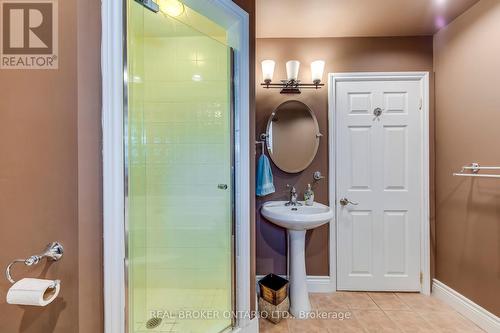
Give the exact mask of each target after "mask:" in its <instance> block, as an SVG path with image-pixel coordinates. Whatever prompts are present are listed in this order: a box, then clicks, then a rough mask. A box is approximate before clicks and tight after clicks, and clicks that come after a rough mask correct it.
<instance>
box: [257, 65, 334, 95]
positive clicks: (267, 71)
mask: <svg viewBox="0 0 500 333" xmlns="http://www.w3.org/2000/svg"><path fill="white" fill-rule="evenodd" d="M261 65H262V76H263V78H264V83H261V84H260V85H261V86H263V87H264V88H266V89H271V88H274V89H281V93H282V94H300V93H301V89H320V88H321V87H323V86H324V84H323V83H321V81H322V80H323V72H324V70H325V62H324V61H323V60H316V61H313V62H312V63H311V75H312V83H302V82H300V80H299V69H300V61H298V60H290V61H287V63H286V74H287V79H286V80H280V81H281V83H272V81H273V76H274V68H275V65H276V63H275V62H274V60H264V61H262V64H261Z"/></svg>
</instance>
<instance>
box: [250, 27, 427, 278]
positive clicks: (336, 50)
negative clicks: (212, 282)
mask: <svg viewBox="0 0 500 333" xmlns="http://www.w3.org/2000/svg"><path fill="white" fill-rule="evenodd" d="M264 59H274V60H275V61H276V70H275V78H274V79H275V81H278V80H279V79H282V78H285V76H286V70H285V63H286V61H287V60H291V59H297V60H300V61H301V63H302V67H301V71H300V79H302V80H303V81H306V82H310V81H311V78H310V69H309V64H310V63H311V61H313V60H317V59H324V60H325V61H326V69H325V76H324V80H325V81H326V77H327V76H326V73H329V72H363V71H366V72H369V71H380V72H382V71H429V72H432V37H410V38H317V39H314V38H309V39H258V40H257V56H256V62H257V66H256V78H257V81H258V82H260V81H262V73H261V70H260V62H261V61H262V60H264ZM431 91H432V90H431ZM289 99H298V100H301V101H303V102H304V103H306V104H307V105H309V107H310V108H311V109H312V111H313V112H314V113H315V114H316V117H317V118H318V122H319V126H320V131H321V133H323V134H325V136H324V137H323V138H322V139H321V143H320V147H319V150H318V154H317V156H316V158H315V159H314V161H313V163H312V164H311V166H309V167H308V168H307V169H306V170H305V171H303V172H302V173H299V174H287V173H284V172H282V171H280V170H279V169H277V168H276V167H275V166H274V165H273V174H274V180H275V187H276V193H275V194H272V195H269V196H266V197H264V198H259V199H257V214H256V232H257V235H256V238H257V239H256V241H257V274H267V273H271V272H272V273H277V274H285V273H286V238H285V231H284V230H283V229H280V228H278V227H275V226H274V225H272V224H271V223H269V222H267V221H265V219H264V218H262V217H261V215H260V213H259V210H260V206H261V204H262V203H263V202H265V201H268V200H286V199H287V198H288V191H287V190H286V184H293V185H295V186H296V187H297V189H298V191H299V192H300V196H302V195H303V193H304V189H305V187H306V185H307V183H311V182H312V180H313V178H312V175H313V173H314V171H321V172H322V173H323V174H324V175H326V176H327V175H328V145H327V134H328V130H327V129H328V118H327V114H328V89H327V87H324V88H323V89H321V90H319V91H313V90H305V91H303V92H302V94H301V95H296V96H286V95H280V94H279V91H278V90H266V89H263V88H262V87H260V86H257V109H256V112H257V114H256V118H257V122H256V131H255V138H254V139H256V138H257V137H258V136H259V135H260V133H263V132H265V130H266V124H267V120H268V118H269V116H270V114H271V112H272V111H273V110H274V108H276V107H277V106H278V105H279V104H280V103H282V102H284V101H285V100H289ZM431 132H432V128H431ZM259 153H260V151H259ZM315 194H316V197H315V198H316V201H318V202H321V203H324V204H328V177H327V178H326V179H325V180H322V181H321V182H320V183H319V184H318V186H317V188H316V190H315ZM306 242H307V243H306V257H307V259H306V265H307V273H308V274H309V275H328V272H329V267H328V248H329V245H328V226H323V227H321V228H318V229H316V230H313V231H309V232H308V235H307V241H306Z"/></svg>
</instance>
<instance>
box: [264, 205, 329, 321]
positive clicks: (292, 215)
mask: <svg viewBox="0 0 500 333" xmlns="http://www.w3.org/2000/svg"><path fill="white" fill-rule="evenodd" d="M286 203H287V202H286V201H269V202H266V203H265V204H264V205H263V206H262V210H261V212H262V215H263V216H264V217H265V218H266V219H268V220H269V221H270V222H272V223H274V224H276V225H278V226H280V227H282V228H285V229H287V233H288V244H289V252H288V253H289V256H290V258H289V263H290V268H289V278H290V312H291V313H292V315H294V316H295V317H296V318H305V317H306V316H307V313H309V312H311V303H310V302H309V294H308V292H307V279H306V278H307V276H306V260H305V259H306V258H305V240H306V231H307V230H308V229H313V228H316V227H319V226H321V225H323V224H326V223H328V222H330V220H332V219H333V210H332V209H331V208H330V207H328V206H325V205H322V204H319V203H316V202H315V203H314V204H313V205H312V206H305V205H304V203H303V202H301V204H302V206H285V204H286Z"/></svg>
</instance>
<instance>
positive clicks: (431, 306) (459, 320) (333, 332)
mask: <svg viewBox="0 0 500 333" xmlns="http://www.w3.org/2000/svg"><path fill="white" fill-rule="evenodd" d="M310 297H311V304H312V306H313V309H314V312H313V313H314V314H319V315H326V316H329V317H330V318H328V319H318V318H315V319H306V320H298V319H294V318H289V319H285V320H283V321H281V322H280V323H279V324H277V325H275V324H273V323H271V322H269V321H267V320H266V319H260V320H259V323H260V324H259V325H260V332H264V333H320V332H321V333H351V332H352V333H356V332H366V333H368V332H369V333H371V332H374V333H376V332H382V333H385V332H390V333H392V332H404V333H420V332H432V333H475V332H483V331H482V330H481V329H480V328H479V327H477V326H476V325H475V324H474V323H472V322H471V321H469V320H468V319H466V318H464V317H463V316H462V315H460V314H459V313H458V312H456V311H454V310H453V309H452V308H450V307H449V306H448V305H446V304H444V303H443V302H441V301H440V300H438V299H436V298H434V297H431V296H424V295H421V294H415V293H366V292H337V293H334V294H310ZM341 315H343V316H344V317H345V319H343V320H339V319H338V318H339V317H340V316H341ZM335 317H337V319H335Z"/></svg>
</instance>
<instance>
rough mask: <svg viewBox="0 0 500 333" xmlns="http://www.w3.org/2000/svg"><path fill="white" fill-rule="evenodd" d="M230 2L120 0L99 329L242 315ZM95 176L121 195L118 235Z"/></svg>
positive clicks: (238, 62)
mask: <svg viewBox="0 0 500 333" xmlns="http://www.w3.org/2000/svg"><path fill="white" fill-rule="evenodd" d="M110 7H113V5H110ZM238 10H240V11H241V9H239V8H237V7H236V6H235V5H234V4H232V2H230V1H224V0H221V1H213V0H206V1H205V0H202V1H200V0H197V1H178V0H158V1H147V0H125V1H124V4H123V7H122V33H123V37H124V38H123V41H122V45H121V46H122V48H123V55H122V61H121V66H122V68H123V82H124V85H123V90H122V98H123V104H122V115H121V117H122V118H121V123H122V133H121V138H122V143H121V146H122V147H123V151H122V155H121V156H118V155H116V154H117V153H116V147H114V148H113V140H110V141H108V142H107V141H106V110H104V111H103V113H104V115H103V122H104V132H105V133H104V134H105V140H104V141H105V142H104V179H105V180H104V182H105V184H104V187H105V188H104V196H105V207H104V209H105V226H104V234H105V289H106V288H107V291H106V292H105V296H106V297H107V302H106V305H105V306H106V307H107V309H108V311H107V315H106V331H107V332H108V331H109V332H118V331H120V332H127V333H140V332H182V333H219V332H226V331H227V332H229V331H232V330H234V329H238V328H244V326H245V325H247V323H248V321H249V319H250V318H249V317H248V316H244V317H245V318H241V317H238V316H237V315H236V314H237V313H242V311H243V312H245V311H246V312H248V310H249V308H250V307H249V292H250V288H249V274H250V272H249V255H248V258H246V257H243V256H242V253H248V252H249V251H248V248H249V240H248V239H247V238H248V237H249V232H248V231H249V222H248V213H247V211H248V207H247V206H248V202H249V200H248V199H247V197H248V194H247V193H246V192H248V191H246V192H245V191H244V189H245V188H248V184H247V182H248V179H249V178H248V166H247V165H244V164H246V163H248V154H249V152H248V148H246V147H247V146H248V144H247V142H248V135H247V133H248V91H245V90H244V89H245V88H244V87H245V86H246V87H248V83H245V82H244V81H243V80H244V79H245V77H248V69H247V68H245V67H244V66H245V65H244V61H245V59H246V61H248V47H247V45H246V44H247V43H248V40H245V34H244V33H242V32H244V31H245V29H243V28H244V26H245V24H248V22H245V20H240V19H236V18H237V15H234V14H233V17H232V16H231V13H232V12H237V11H238ZM110 15H112V14H110ZM240 15H241V13H240ZM245 15H246V14H245ZM245 15H243V16H242V17H243V18H245V17H246V19H248V17H247V16H245ZM242 36H243V37H242ZM247 37H248V36H247ZM110 53H111V54H108V56H109V58H108V60H109V63H110V66H116V65H117V64H115V63H113V60H112V58H113V57H112V55H113V52H110ZM114 54H115V55H116V52H115V53H114ZM105 60H106V54H104V55H103V61H105ZM115 68H117V67H115ZM104 71H105V68H104ZM104 85H105V87H104V88H106V81H105V82H104ZM242 87H243V89H242ZM105 93H106V92H105ZM117 119H118V118H117V116H116V115H115V119H114V120H113V116H112V115H110V119H109V120H110V121H116V120H117ZM243 135H245V136H247V137H246V138H244V137H243ZM115 139H117V135H116V134H115ZM116 141H117V140H114V142H115V143H116ZM107 147H108V148H109V150H108V157H109V155H112V157H113V156H114V157H115V158H116V159H118V160H120V161H121V162H122V163H123V164H122V171H121V172H122V176H123V179H122V184H121V186H122V187H121V188H120V186H119V185H120V184H118V185H117V184H114V183H113V182H107V180H106V177H108V179H109V178H112V179H116V180H118V178H117V177H116V172H117V171H118V170H117V168H116V165H115V167H114V168H113V167H111V166H108V167H107V165H106V161H107V154H106V148H107ZM111 151H114V152H111ZM113 154H115V155H113ZM245 155H246V156H245ZM115 162H116V161H115ZM115 164H116V163H115ZM242 165H244V166H243V167H242ZM107 185H108V186H109V187H110V189H111V190H112V191H111V192H114V194H115V195H116V194H118V193H122V194H123V207H122V208H123V215H122V216H119V219H118V220H119V221H120V222H121V223H120V224H119V225H121V226H122V227H123V229H122V233H123V237H122V238H121V239H120V240H118V237H114V235H115V233H116V232H117V231H119V227H118V226H117V225H116V224H115V223H114V221H115V219H113V221H110V220H109V219H107V218H106V209H107V207H108V208H116V207H113V205H109V206H106V195H107V191H106V186H107ZM113 186H114V187H113ZM120 191H121V192H120ZM109 195H110V197H109V200H113V199H114V198H115V197H112V196H111V193H109ZM114 205H115V206H116V205H117V203H116V202H115V203H114ZM245 216H246V217H245ZM116 217H117V216H114V218H116ZM111 234H113V235H111ZM113 239H114V240H113ZM120 241H121V244H119V242H120ZM119 247H122V249H123V250H122V251H123V252H122V253H123V259H124V261H123V262H122V267H121V269H122V273H120V272H117V271H116V270H118V269H119V266H118V265H119V264H118V263H116V261H117V260H114V258H112V256H113V255H114V254H115V253H114V252H113V249H115V250H116V249H118V248H119ZM106 253H107V255H106ZM109 263H111V266H113V267H106V266H108V264H109ZM123 263H124V265H123ZM113 292H114V294H115V296H116V294H119V295H120V301H118V300H116V299H115V298H112V297H114V296H113ZM108 303H112V304H108ZM116 306H118V308H120V307H121V306H123V309H124V310H123V311H117V310H116ZM122 320H123V323H121V322H118V323H117V321H122ZM112 327H113V328H112ZM116 328H118V329H117V330H115V329H116Z"/></svg>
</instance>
